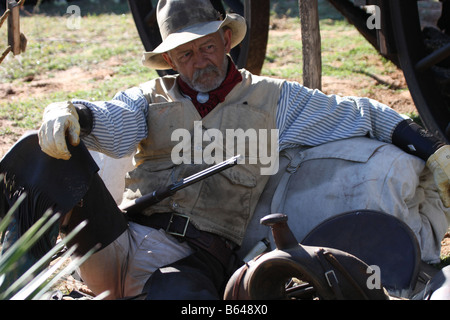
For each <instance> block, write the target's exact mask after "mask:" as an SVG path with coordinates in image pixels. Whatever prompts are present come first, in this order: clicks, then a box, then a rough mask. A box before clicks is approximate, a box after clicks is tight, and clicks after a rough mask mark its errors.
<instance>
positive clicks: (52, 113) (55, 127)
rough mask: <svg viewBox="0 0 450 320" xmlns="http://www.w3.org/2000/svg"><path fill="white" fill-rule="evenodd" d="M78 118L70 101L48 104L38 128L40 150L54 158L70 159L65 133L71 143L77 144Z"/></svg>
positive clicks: (78, 141) (78, 140) (78, 137)
mask: <svg viewBox="0 0 450 320" xmlns="http://www.w3.org/2000/svg"><path fill="white" fill-rule="evenodd" d="M78 120H79V118H78V114H77V111H76V109H75V107H74V105H73V104H72V103H71V102H69V101H66V102H56V103H52V104H50V105H48V106H47V108H45V111H44V116H43V123H42V125H41V128H40V129H39V144H40V146H41V149H42V151H44V152H45V153H46V154H48V155H49V156H51V157H53V158H56V159H64V160H68V159H70V157H71V154H70V152H69V150H68V149H67V144H66V135H67V138H68V140H69V143H70V144H71V145H73V146H77V145H78V144H79V143H80V124H79V122H78Z"/></svg>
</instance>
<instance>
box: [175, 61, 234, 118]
mask: <svg viewBox="0 0 450 320" xmlns="http://www.w3.org/2000/svg"><path fill="white" fill-rule="evenodd" d="M241 81H242V75H241V73H240V72H239V71H238V69H237V68H236V66H235V65H234V63H233V62H232V61H231V60H230V61H229V63H228V73H227V77H226V78H225V80H224V81H223V82H222V84H221V85H220V87H218V88H217V89H215V90H212V91H210V92H208V94H209V100H208V101H207V102H205V103H200V102H198V101H197V94H198V92H197V91H195V90H193V89H192V88H191V87H189V86H188V85H187V84H186V82H184V81H183V80H182V79H181V77H178V78H177V83H178V86H179V87H180V90H181V92H182V93H183V94H185V95H187V96H188V97H189V98H191V101H192V103H193V104H194V106H195V108H196V109H197V111H198V113H199V114H200V116H201V117H202V118H203V117H205V116H206V115H207V114H208V113H209V112H210V111H211V110H212V109H214V108H215V107H216V106H217V105H218V104H219V103H221V102H223V101H224V100H225V97H226V96H227V94H228V93H230V91H231V90H232V89H233V88H234V86H235V85H236V84H238V83H239V82H241Z"/></svg>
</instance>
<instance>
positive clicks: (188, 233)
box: [127, 213, 237, 268]
mask: <svg viewBox="0 0 450 320" xmlns="http://www.w3.org/2000/svg"><path fill="white" fill-rule="evenodd" d="M127 216H128V218H129V220H130V221H133V222H136V223H138V224H141V225H144V226H147V227H151V228H154V229H163V230H165V231H166V233H168V234H171V235H173V236H174V237H175V238H177V239H178V240H180V241H183V240H185V241H186V242H188V243H189V244H191V245H193V246H196V247H199V248H201V249H204V250H206V251H207V252H209V253H210V254H211V255H213V256H214V257H215V258H216V259H218V260H219V261H220V262H221V263H222V264H223V266H224V267H225V268H228V267H229V265H230V262H231V258H232V256H233V255H234V251H235V250H234V249H235V248H236V247H237V246H236V245H235V244H233V243H232V242H231V241H229V240H226V239H224V238H222V237H220V236H218V235H215V234H213V233H210V232H206V231H201V230H199V229H197V228H196V227H194V226H193V225H192V224H191V223H190V217H189V216H186V215H183V214H179V213H155V214H153V215H151V216H145V215H143V214H133V215H127Z"/></svg>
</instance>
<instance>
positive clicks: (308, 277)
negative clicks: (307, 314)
mask: <svg viewBox="0 0 450 320" xmlns="http://www.w3.org/2000/svg"><path fill="white" fill-rule="evenodd" d="M261 223H262V224H264V225H267V226H270V227H271V229H272V235H273V238H274V241H275V244H276V246H277V248H276V249H275V250H273V251H270V252H269V253H265V254H262V255H260V256H258V257H256V258H254V259H253V260H251V261H250V262H249V263H247V264H245V265H243V266H242V267H241V268H239V269H238V270H237V271H236V272H235V273H234V274H233V275H232V277H231V278H230V280H229V282H228V284H227V287H226V290H225V294H224V298H225V299H230V300H233V299H245V300H246V299H262V300H263V299H289V298H296V299H324V300H335V299H345V300H355V299H356V300H386V299H389V295H388V293H387V290H386V289H387V288H389V289H390V290H407V289H412V288H413V287H414V285H415V283H416V281H417V277H418V272H419V263H420V249H419V246H418V243H417V240H416V238H415V236H414V234H413V233H412V231H411V230H410V229H409V228H408V227H407V226H406V225H405V224H403V223H402V222H401V221H399V220H398V219H397V218H395V217H393V216H391V215H388V214H385V213H382V212H376V211H369V210H362V211H354V212H348V213H344V214H342V215H339V216H337V217H333V218H331V219H329V220H327V221H325V222H323V223H322V224H320V225H319V226H318V227H316V228H315V229H314V230H312V231H311V232H310V233H309V234H308V235H307V236H306V237H305V239H303V241H302V242H301V243H299V242H298V241H297V240H296V238H295V237H294V235H293V233H292V232H291V230H290V228H289V226H288V225H287V216H286V215H283V214H272V215H268V216H266V217H264V218H263V219H261ZM380 228H382V229H383V230H382V231H380ZM386 249H388V250H386ZM383 250H384V252H383ZM375 268H376V269H375ZM377 270H379V271H381V272H380V273H379V274H377V273H376V271H377ZM377 277H378V278H377ZM292 279H294V283H295V285H293V286H292V285H289V286H288V285H286V284H287V283H289V282H290V283H293V282H292Z"/></svg>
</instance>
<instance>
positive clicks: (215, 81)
mask: <svg viewBox="0 0 450 320" xmlns="http://www.w3.org/2000/svg"><path fill="white" fill-rule="evenodd" d="M227 70H228V59H227V57H226V56H225V61H224V63H223V64H222V70H220V69H219V68H217V67H215V66H213V65H209V66H207V67H206V68H203V69H200V70H196V71H195V72H194V75H193V76H192V80H189V79H186V77H185V76H183V75H182V74H180V77H181V79H183V81H184V82H186V83H187V84H188V85H189V87H191V88H192V89H194V90H195V91H198V92H209V91H212V90H215V89H217V88H218V87H220V85H221V84H222V82H223V81H224V80H225V78H226V76H227ZM211 74H214V75H215V76H214V77H212V79H211V80H210V81H207V82H206V83H203V82H201V81H199V80H200V79H202V78H203V77H204V76H205V75H206V76H207V77H208V78H211V76H210V75H211Z"/></svg>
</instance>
